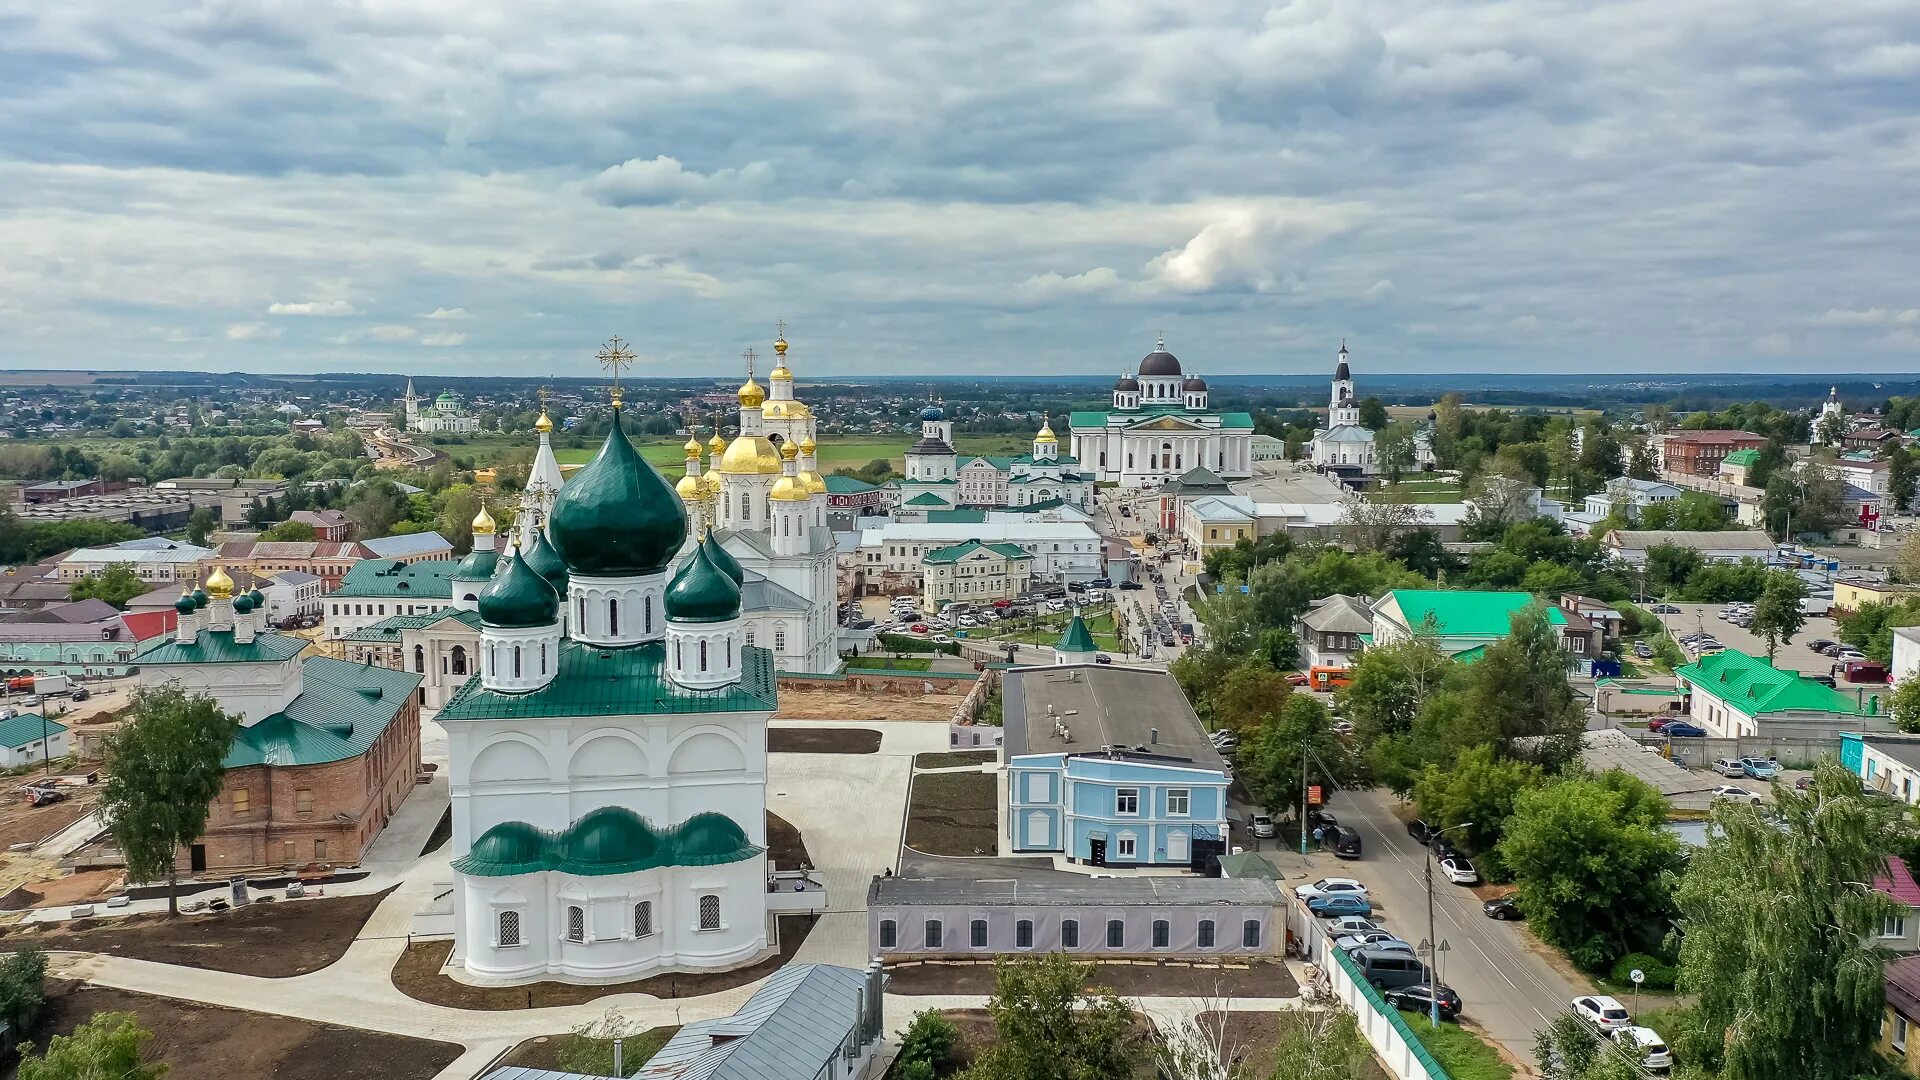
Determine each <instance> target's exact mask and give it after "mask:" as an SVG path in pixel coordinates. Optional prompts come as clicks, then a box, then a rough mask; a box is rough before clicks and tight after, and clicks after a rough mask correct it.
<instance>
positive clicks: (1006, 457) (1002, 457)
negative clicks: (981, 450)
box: [960, 454, 1025, 472]
mask: <svg viewBox="0 0 1920 1080" xmlns="http://www.w3.org/2000/svg"><path fill="white" fill-rule="evenodd" d="M1024 456H1025V455H1015V454H970V455H968V457H967V459H966V460H965V461H962V462H961V463H960V467H961V468H963V469H964V468H966V467H967V466H969V465H971V464H973V463H974V462H976V461H984V462H986V463H987V464H989V465H991V466H993V467H994V468H996V469H998V470H1000V471H1001V472H1006V471H1007V470H1008V469H1009V468H1011V467H1012V466H1013V463H1014V462H1015V461H1017V460H1019V458H1020V457H1024Z"/></svg>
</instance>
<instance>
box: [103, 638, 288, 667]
mask: <svg viewBox="0 0 1920 1080" xmlns="http://www.w3.org/2000/svg"><path fill="white" fill-rule="evenodd" d="M306 647H307V642H306V639H304V638H297V637H292V636H290V635H287V634H274V633H266V634H257V635H255V636H254V639H253V640H252V641H244V642H242V641H235V640H233V631H231V630H202V631H200V632H199V633H198V634H196V635H194V639H193V644H191V645H182V644H180V642H179V639H177V638H165V639H162V640H160V641H158V642H155V643H154V644H153V645H150V646H148V647H147V648H145V649H143V650H141V651H140V652H138V653H135V654H134V657H133V662H134V663H136V664H277V663H279V662H280V661H282V660H291V659H292V658H294V657H296V656H299V655H300V651H301V650H302V649H305V648H306Z"/></svg>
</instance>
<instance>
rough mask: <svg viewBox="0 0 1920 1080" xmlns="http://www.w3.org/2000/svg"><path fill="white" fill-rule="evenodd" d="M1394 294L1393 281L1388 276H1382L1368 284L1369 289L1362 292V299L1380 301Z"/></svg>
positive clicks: (1373, 301)
mask: <svg viewBox="0 0 1920 1080" xmlns="http://www.w3.org/2000/svg"><path fill="white" fill-rule="evenodd" d="M1392 295H1393V282H1392V281H1390V280H1388V279H1387V278H1381V279H1380V280H1379V281H1376V282H1374V283H1373V284H1371V285H1369V286H1367V291H1366V292H1363V293H1361V294H1360V299H1362V300H1365V301H1368V302H1369V303H1379V302H1380V301H1382V300H1385V299H1387V298H1389V297H1391V296H1392Z"/></svg>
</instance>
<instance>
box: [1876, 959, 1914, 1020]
mask: <svg viewBox="0 0 1920 1080" xmlns="http://www.w3.org/2000/svg"><path fill="white" fill-rule="evenodd" d="M1880 980H1881V982H1882V983H1883V984H1884V985H1885V987H1886V990H1887V1004H1889V1005H1891V1006H1893V1007H1894V1010H1895V1011H1897V1012H1898V1013H1899V1014H1900V1015H1901V1016H1904V1017H1906V1018H1907V1019H1908V1020H1920V956H1902V957H1900V958H1899V959H1897V960H1889V961H1887V964H1886V966H1885V967H1883V968H1881V969H1880Z"/></svg>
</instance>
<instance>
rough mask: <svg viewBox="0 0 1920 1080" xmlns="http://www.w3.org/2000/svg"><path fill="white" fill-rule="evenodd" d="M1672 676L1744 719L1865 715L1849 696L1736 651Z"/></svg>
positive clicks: (1704, 660) (1700, 661)
mask: <svg viewBox="0 0 1920 1080" xmlns="http://www.w3.org/2000/svg"><path fill="white" fill-rule="evenodd" d="M1673 673H1674V674H1675V675H1677V676H1679V677H1680V678H1681V679H1684V680H1685V681H1686V682H1688V683H1690V684H1692V685H1693V686H1695V687H1696V688H1698V689H1701V690H1705V691H1706V692H1707V693H1709V694H1712V695H1713V696H1714V697H1717V698H1719V699H1720V700H1721V701H1724V702H1726V703H1727V704H1728V705H1729V706H1731V707H1733V708H1735V709H1738V710H1740V711H1741V712H1743V713H1746V714H1747V715H1748V716H1761V715H1764V714H1766V713H1779V712H1823V713H1841V714H1844V715H1847V716H1865V715H1869V713H1868V711H1867V710H1866V709H1863V708H1861V707H1860V703H1859V702H1858V701H1856V700H1855V699H1854V698H1853V697H1852V696H1851V695H1848V694H1843V693H1841V692H1840V691H1838V690H1835V689H1833V688H1832V687H1829V686H1824V685H1822V684H1820V683H1817V682H1814V681H1813V680H1812V679H1808V678H1804V677H1802V676H1801V675H1799V674H1797V673H1795V672H1791V671H1781V670H1780V669H1778V668H1776V667H1773V666H1772V665H1770V664H1768V663H1767V662H1766V661H1765V660H1762V659H1760V658H1758V657H1755V656H1748V655H1747V654H1746V653H1743V652H1741V651H1739V650H1738V649H1727V650H1726V651H1724V652H1717V653H1712V654H1710V655H1707V656H1703V657H1701V658H1700V659H1698V660H1695V661H1694V662H1693V663H1691V664H1688V665H1686V666H1685V667H1680V668H1675V669H1674V672H1673Z"/></svg>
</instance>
